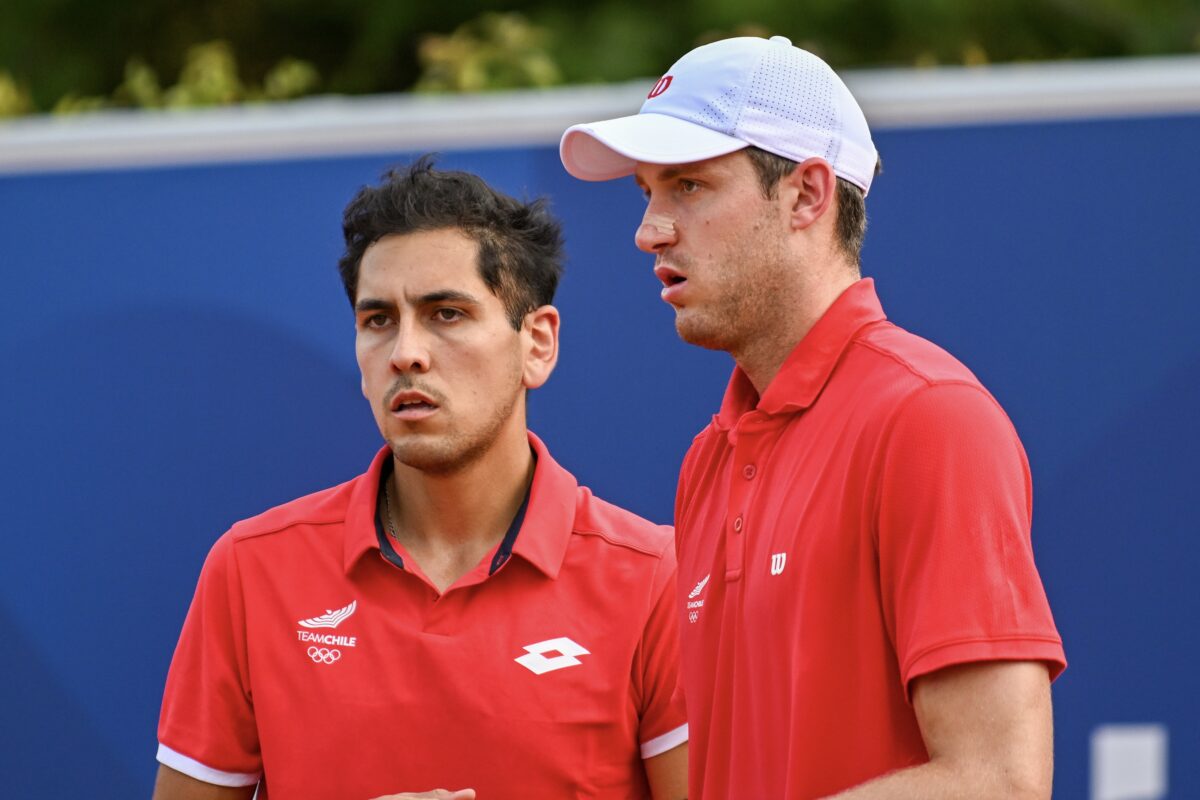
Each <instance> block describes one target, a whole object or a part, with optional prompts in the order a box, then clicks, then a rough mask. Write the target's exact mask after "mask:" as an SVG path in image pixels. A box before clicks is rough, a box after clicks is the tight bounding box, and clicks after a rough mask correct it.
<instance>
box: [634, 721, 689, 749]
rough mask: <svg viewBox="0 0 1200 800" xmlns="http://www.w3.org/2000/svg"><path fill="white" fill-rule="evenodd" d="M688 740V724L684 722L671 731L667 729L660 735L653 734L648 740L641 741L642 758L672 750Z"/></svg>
mask: <svg viewBox="0 0 1200 800" xmlns="http://www.w3.org/2000/svg"><path fill="white" fill-rule="evenodd" d="M687 740H688V726H687V723H686V722H685V723H684V724H683V725H680V726H679V727H678V728H676V729H675V730H673V731H667V732H666V733H664V734H663V735H662V736H655V737H654V738H653V739H651V740H650V741H648V742H642V758H654V757H655V756H661V755H662V754H663V753H665V752H667V751H668V750H674V749H675V748H676V747H678V746H679V745H681V744H683V743H684V742H686V741H687Z"/></svg>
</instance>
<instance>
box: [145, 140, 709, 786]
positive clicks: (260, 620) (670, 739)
mask: <svg viewBox="0 0 1200 800" xmlns="http://www.w3.org/2000/svg"><path fill="white" fill-rule="evenodd" d="M343 227H344V231H345V239H346V252H345V255H344V256H343V257H342V259H341V262H340V270H341V274H342V279H343V281H344V283H345V287H346V292H347V294H348V295H349V297H350V302H351V304H352V306H353V308H354V317H355V328H356V340H355V341H356V346H355V350H356V354H357V357H358V365H359V368H360V370H361V373H362V389H363V394H364V395H365V396H366V398H367V400H368V401H369V403H370V406H371V409H372V410H373V412H374V414H375V419H376V422H377V423H378V425H379V429H380V431H381V433H382V434H383V437H384V439H385V440H386V443H387V445H386V446H385V447H384V448H383V449H382V450H380V452H379V453H378V454H377V455H376V456H375V458H374V460H373V461H372V462H371V465H370V467H369V469H368V470H367V471H366V473H365V474H363V475H361V476H359V477H357V478H354V479H353V480H350V481H348V482H347V483H344V484H342V485H340V486H335V487H333V488H331V489H327V490H325V491H322V492H318V493H316V494H313V495H310V496H308V497H303V498H300V499H299V500H296V501H294V502H291V503H288V504H286V505H283V506H280V507H278V508H274V509H272V510H270V511H267V512H266V513H264V514H262V515H260V516H258V517H255V518H253V519H249V520H245V521H242V522H239V523H237V524H236V525H234V526H233V528H232V529H231V530H230V531H229V532H228V533H226V534H225V535H224V536H222V537H221V538H220V539H219V540H218V541H217V543H216V544H215V545H214V547H213V549H212V552H211V553H210V554H209V557H208V559H207V561H206V562H205V565H204V569H203V571H202V573H201V576H200V582H199V586H198V588H197V590H196V596H195V599H194V600H193V603H192V606H191V609H190V611H189V612H188V616H187V620H186V622H185V623H184V627H183V633H182V635H181V637H180V641H179V646H178V648H177V650H176V652H175V657H174V660H173V661H172V664H171V670H170V674H169V675H168V678H167V685H166V691H165V696H164V699H163V708H162V716H161V719H160V722H159V729H158V738H159V750H158V760H159V761H160V762H161V766H160V768H159V777H158V782H157V786H156V789H155V797H156V798H158V799H159V800H169V799H172V798H189V799H191V798H249V797H251V796H252V795H253V794H254V792H255V790H256V787H257V790H258V793H259V796H260V797H265V796H267V794H268V793H269V795H270V796H271V797H272V798H274V800H281V799H282V798H331V799H332V798H336V799H337V800H346V799H347V798H350V799H351V800H352V799H353V798H360V800H368V798H374V797H380V796H384V795H392V794H394V793H396V792H403V791H405V790H413V789H418V790H429V789H430V788H431V787H434V786H444V787H455V788H457V787H464V790H462V791H458V792H455V793H450V792H443V791H440V790H439V791H438V792H429V793H423V794H419V795H415V796H424V797H453V798H459V799H461V800H466V798H470V797H476V796H477V797H478V798H479V799H480V800H503V798H528V797H538V798H542V797H545V798H551V797H553V798H558V797H595V798H613V800H618V799H621V800H623V799H624V798H629V797H637V798H654V800H679V799H680V798H682V797H683V796H684V793H685V788H686V770H687V767H686V743H685V742H686V739H687V726H686V724H685V722H684V718H683V713H682V708H681V707H680V704H679V703H678V702H677V701H676V700H674V699H673V698H674V697H675V695H676V670H677V660H678V637H677V626H676V620H675V614H674V608H673V603H674V582H675V558H674V550H673V547H672V546H671V543H672V538H671V533H670V529H669V528H664V527H660V526H656V525H653V524H651V523H649V522H646V521H645V520H642V519H640V518H638V517H636V516H634V515H633V514H631V513H629V512H627V511H623V510H621V509H619V508H616V507H614V506H612V505H609V504H608V503H605V502H604V501H602V500H600V499H598V498H596V497H594V496H593V495H592V494H591V493H590V492H589V491H588V490H587V489H586V488H584V487H581V486H579V485H577V484H576V481H575V479H574V477H572V476H571V474H570V473H568V472H567V471H566V470H564V469H563V468H562V467H560V466H559V465H558V464H556V463H555V462H554V459H553V458H551V456H550V454H549V452H548V451H547V450H546V447H545V445H543V444H542V442H541V441H540V440H539V439H538V438H537V437H536V436H534V435H533V434H532V433H530V432H529V431H527V429H526V425H525V408H526V406H525V402H526V401H525V398H526V392H527V390H529V389H536V388H538V387H539V386H541V385H542V384H543V383H544V382H545V381H546V380H547V378H549V376H550V373H551V371H552V370H553V368H554V365H555V363H556V361H557V358H558V327H559V317H558V311H557V310H556V309H555V308H554V307H553V306H552V305H550V303H551V302H552V300H553V297H554V290H555V287H556V286H557V283H558V276H559V273H560V271H561V237H560V233H559V227H558V223H557V222H556V221H555V220H554V219H553V218H552V217H551V216H550V215H549V213H548V212H547V211H546V209H545V208H544V206H543V205H542V203H541V202H540V201H539V202H534V203H530V204H523V203H519V202H517V201H516V200H513V199H512V198H510V197H507V196H505V195H502V194H500V193H498V192H496V191H494V190H493V189H491V188H490V187H488V186H487V185H486V184H485V183H484V182H483V181H481V180H480V179H479V178H477V177H475V176H472V175H467V174H465V173H458V172H439V171H435V170H433V169H432V167H431V165H430V162H429V161H428V160H426V159H423V160H421V161H418V162H417V163H416V164H415V165H413V166H412V167H410V168H409V169H407V170H402V171H397V172H392V173H389V174H388V175H387V176H385V179H384V181H383V183H382V184H381V185H380V186H378V187H367V188H364V189H362V190H361V191H360V192H359V193H358V195H357V196H356V197H355V198H354V200H353V201H352V202H351V203H350V205H349V206H348V207H347V209H346V213H345V217H344V220H343ZM401 796H408V795H401Z"/></svg>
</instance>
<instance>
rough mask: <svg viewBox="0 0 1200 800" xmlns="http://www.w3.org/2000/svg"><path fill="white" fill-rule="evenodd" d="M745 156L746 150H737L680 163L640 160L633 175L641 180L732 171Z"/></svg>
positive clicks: (667, 178) (669, 178) (668, 178)
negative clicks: (654, 162) (655, 162)
mask: <svg viewBox="0 0 1200 800" xmlns="http://www.w3.org/2000/svg"><path fill="white" fill-rule="evenodd" d="M744 158H745V152H744V151H742V150H735V151H734V152H732V153H726V154H725V155H721V156H716V157H715V158H706V159H704V160H702V161H688V162H684V163H680V164H652V163H650V162H647V161H639V162H637V165H636V166H635V167H634V170H633V175H634V177H635V178H636V179H637V180H638V181H639V182H641V181H647V180H659V181H662V180H671V179H672V178H678V177H679V176H680V175H684V174H696V173H704V172H722V171H731V170H734V169H736V168H737V165H738V162H740V161H741V160H743V159H744Z"/></svg>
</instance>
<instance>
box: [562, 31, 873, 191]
mask: <svg viewBox="0 0 1200 800" xmlns="http://www.w3.org/2000/svg"><path fill="white" fill-rule="evenodd" d="M749 145H754V146H755V147H759V148H761V149H763V150H766V151H768V152H771V153H775V154H776V155H780V156H783V157H784V158H789V159H791V160H793V161H797V162H800V161H804V160H806V159H809V158H812V157H814V156H819V157H821V158H823V159H825V160H826V161H828V162H829V164H830V165H831V166H832V167H833V171H834V172H835V173H836V174H837V175H838V176H839V177H842V178H845V179H846V180H848V181H850V182H851V183H853V184H855V185H856V186H858V187H860V188H861V189H862V190H863V192H864V193H865V192H866V191H868V190H869V189H870V188H871V179H872V178H873V177H874V176H875V162H876V161H877V159H878V154H877V153H876V152H875V145H874V144H873V143H872V142H871V131H870V129H869V128H868V127H867V120H866V117H864V116H863V112H862V109H861V108H859V107H858V103H857V102H856V101H855V99H854V97H853V96H852V95H851V94H850V90H849V89H847V88H846V84H844V83H842V79H841V78H839V77H838V76H837V74H836V73H835V72H834V71H833V70H832V69H831V68H830V67H829V65H828V64H826V63H825V62H824V61H822V60H821V59H819V58H817V57H816V56H815V55H813V54H812V53H809V52H808V51H806V50H801V49H800V48H799V47H795V46H793V45H792V43H791V42H790V41H789V40H788V39H786V38H784V37H782V36H772V37H771V38H770V39H760V38H758V37H754V36H745V37H739V38H736V39H724V40H722V41H719V42H713V43H712V44H706V45H704V46H702V47H697V48H696V49H695V50H692V51H691V52H690V53H688V54H687V55H685V56H684V57H683V58H681V59H679V60H678V61H676V62H675V63H674V65H672V66H671V69H670V70H669V71H668V72H667V74H666V75H663V76H662V78H661V79H659V81H658V83H657V84H655V86H654V88H653V89H651V91H650V94H649V95H648V96H647V97H646V102H645V103H643V104H642V109H641V111H639V112H638V113H637V114H635V115H634V116H631V117H619V118H617V119H608V120H604V121H602V122H592V123H587V124H583V125H572V126H571V127H570V128H568V129H567V132H566V133H564V134H563V137H562V142H561V143H560V144H559V155H560V156H561V157H562V162H563V166H565V167H566V168H567V172H569V173H571V174H572V175H574V176H575V177H576V178H581V179H583V180H585V181H607V180H611V179H613V178H621V177H624V176H626V175H630V174H632V173H633V170H634V167H635V166H636V164H637V162H639V161H644V162H647V163H651V164H687V163H690V162H693V161H703V160H704V159H706V158H715V157H717V156H722V155H725V154H726V153H732V152H734V151H735V150H740V149H742V148H744V147H747V146H749Z"/></svg>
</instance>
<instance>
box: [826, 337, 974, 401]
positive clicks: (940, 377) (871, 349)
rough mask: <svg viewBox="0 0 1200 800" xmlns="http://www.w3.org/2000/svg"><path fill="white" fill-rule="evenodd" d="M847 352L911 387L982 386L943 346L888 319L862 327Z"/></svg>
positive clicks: (850, 355) (851, 356)
mask: <svg viewBox="0 0 1200 800" xmlns="http://www.w3.org/2000/svg"><path fill="white" fill-rule="evenodd" d="M847 355H848V357H849V358H850V359H856V360H858V359H861V360H863V361H864V362H865V365H866V366H867V367H868V368H869V369H870V370H872V371H882V372H885V373H890V375H889V377H891V378H892V379H894V380H896V381H898V382H900V383H901V384H908V385H909V386H910V387H911V388H914V389H915V388H919V387H921V386H928V385H933V384H942V383H967V384H972V385H974V386H981V384H980V383H979V379H978V378H977V377H975V374H974V373H973V372H971V370H969V369H968V368H967V367H966V365H965V364H963V363H962V362H961V361H959V360H958V359H957V358H955V357H954V356H953V355H951V354H950V353H948V352H947V351H946V350H944V349H943V348H942V347H940V346H938V345H936V344H934V343H933V342H931V341H929V340H928V339H926V338H924V337H922V336H918V335H917V334H915V333H912V332H910V331H907V330H905V329H904V328H901V327H899V326H897V325H893V324H892V323H890V322H885V323H882V324H878V325H872V326H870V327H869V328H867V329H866V330H865V331H863V332H862V333H861V334H860V335H859V336H857V337H856V338H855V340H854V343H853V346H852V348H851V350H850V352H849V353H848V354H847Z"/></svg>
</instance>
